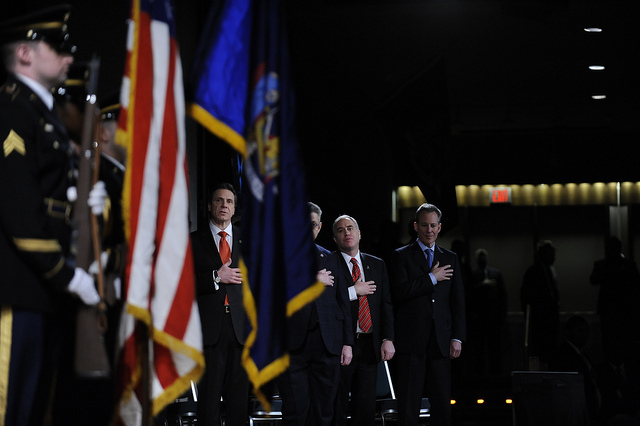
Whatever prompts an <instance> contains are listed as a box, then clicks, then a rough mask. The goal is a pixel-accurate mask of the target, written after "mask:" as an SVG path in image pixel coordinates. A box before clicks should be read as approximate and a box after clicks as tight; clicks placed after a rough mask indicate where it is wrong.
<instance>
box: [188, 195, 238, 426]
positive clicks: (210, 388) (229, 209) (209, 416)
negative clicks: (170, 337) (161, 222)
mask: <svg viewBox="0 0 640 426" xmlns="http://www.w3.org/2000/svg"><path fill="white" fill-rule="evenodd" d="M209 200H210V201H209V203H208V210H209V213H210V220H209V223H208V225H206V226H204V227H200V229H198V230H197V231H195V232H193V233H192V234H191V241H192V245H193V259H194V264H195V271H196V290H197V298H198V308H199V310H200V320H201V322H202V343H203V345H204V356H205V365H206V370H205V374H204V376H203V378H202V380H201V382H200V384H199V386H198V389H199V391H200V393H199V397H198V423H199V424H203V425H206V426H212V425H219V424H220V417H221V412H220V405H221V404H220V398H221V397H224V401H225V403H226V423H227V424H229V425H244V424H245V422H246V421H247V419H248V414H247V402H248V396H249V379H248V378H247V374H246V372H245V370H244V368H243V367H242V362H241V360H242V350H243V348H244V342H245V339H246V331H245V319H246V313H245V310H244V305H243V301H242V274H241V272H240V269H239V268H238V265H239V261H240V251H241V245H242V241H241V239H240V228H238V227H237V226H235V225H233V224H232V223H231V219H232V218H233V215H234V213H235V209H236V204H237V195H236V191H235V189H234V188H233V186H232V185H230V184H228V183H221V184H218V185H216V186H215V187H214V188H213V190H212V192H211V197H210V198H209Z"/></svg>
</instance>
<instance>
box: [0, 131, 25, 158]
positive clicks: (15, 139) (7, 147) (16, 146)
mask: <svg viewBox="0 0 640 426" xmlns="http://www.w3.org/2000/svg"><path fill="white" fill-rule="evenodd" d="M2 147H3V148H4V156H5V157H8V156H9V154H11V153H12V152H13V151H16V152H17V153H18V154H21V155H24V154H25V153H26V152H27V150H26V149H25V147H24V139H22V138H21V137H20V136H18V134H17V133H16V132H14V131H13V130H11V131H10V132H9V136H7V138H6V139H5V140H4V143H3V144H2Z"/></svg>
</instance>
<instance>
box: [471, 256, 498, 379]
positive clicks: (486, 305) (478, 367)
mask: <svg viewBox="0 0 640 426" xmlns="http://www.w3.org/2000/svg"><path fill="white" fill-rule="evenodd" d="M488 256H489V253H488V252H487V250H485V249H483V248H481V249H478V250H476V263H477V268H475V269H474V270H473V286H472V287H471V291H470V292H469V293H467V294H468V295H469V298H468V299H466V303H467V312H468V313H469V315H468V318H467V320H468V321H467V322H468V324H469V328H470V329H471V330H468V334H469V343H470V345H471V346H472V351H471V352H472V354H473V357H474V364H473V365H474V368H473V372H474V373H475V374H484V375H486V374H492V375H497V374H499V373H500V367H501V357H502V336H501V334H502V327H503V325H504V322H505V320H506V318H507V290H506V286H505V284H504V279H503V278H502V272H501V271H500V269H498V268H494V267H492V266H489V265H487V258H488ZM470 304H471V306H469V305H470ZM467 353H469V351H467Z"/></svg>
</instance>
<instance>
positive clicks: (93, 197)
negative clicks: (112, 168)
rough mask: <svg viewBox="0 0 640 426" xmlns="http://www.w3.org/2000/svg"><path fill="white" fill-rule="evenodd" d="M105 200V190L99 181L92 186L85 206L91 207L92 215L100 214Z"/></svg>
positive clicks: (102, 183)
mask: <svg viewBox="0 0 640 426" xmlns="http://www.w3.org/2000/svg"><path fill="white" fill-rule="evenodd" d="M106 198H107V190H106V189H105V187H104V182H103V181H101V180H99V181H97V182H96V183H94V184H93V188H91V191H89V199H88V200H87V204H88V205H89V207H91V212H92V213H93V214H94V215H100V214H102V212H103V211H104V204H105V200H106Z"/></svg>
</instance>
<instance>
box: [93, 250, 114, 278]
mask: <svg viewBox="0 0 640 426" xmlns="http://www.w3.org/2000/svg"><path fill="white" fill-rule="evenodd" d="M108 262H109V252H106V251H103V252H102V253H100V266H101V267H102V270H103V271H104V268H105V267H106V266H107V263H108ZM89 273H90V274H91V275H98V274H99V273H100V268H98V260H97V259H96V260H94V261H93V262H91V265H90V266H89Z"/></svg>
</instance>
